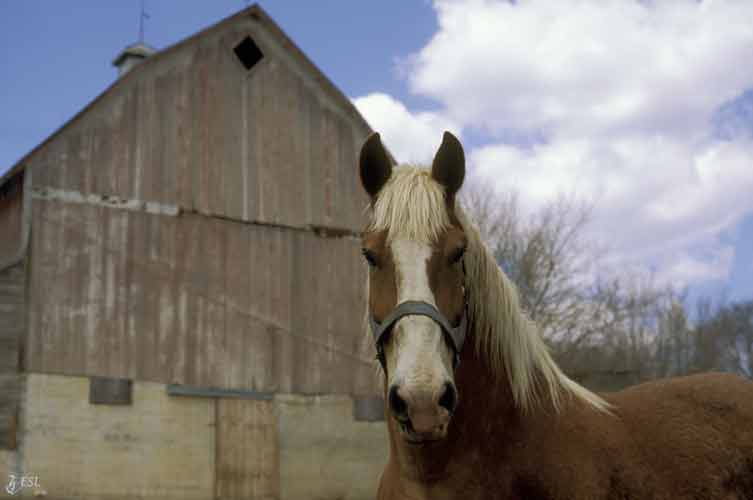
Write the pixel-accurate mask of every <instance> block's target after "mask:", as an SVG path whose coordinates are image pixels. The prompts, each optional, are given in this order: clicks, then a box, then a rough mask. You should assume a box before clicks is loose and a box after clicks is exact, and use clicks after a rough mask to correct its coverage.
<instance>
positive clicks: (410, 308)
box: [369, 300, 468, 372]
mask: <svg viewBox="0 0 753 500" xmlns="http://www.w3.org/2000/svg"><path fill="white" fill-rule="evenodd" d="M410 315H417V316H427V317H429V318H431V319H433V320H434V322H435V323H437V324H438V325H439V327H440V328H441V329H442V332H443V333H444V336H445V337H446V338H448V339H449V341H450V342H449V344H450V346H451V347H452V349H453V351H454V356H453V362H452V366H453V369H455V368H457V366H458V364H459V363H460V351H461V349H462V348H463V342H464V341H465V333H466V330H467V328H468V319H467V316H468V315H467V314H466V305H465V304H464V305H463V316H462V318H461V320H460V324H459V325H458V326H456V327H453V326H452V325H451V324H450V322H449V321H448V320H447V318H445V317H444V315H443V314H442V313H441V312H439V310H438V309H437V308H436V307H434V306H433V305H431V304H429V303H428V302H424V301H419V300H406V301H405V302H402V303H400V304H398V305H397V306H396V307H395V308H394V309H393V310H392V312H390V313H389V314H388V315H387V317H386V318H384V320H382V322H381V323H377V321H376V320H375V319H374V316H373V315H372V314H371V313H369V325H370V326H371V333H372V334H373V335H374V342H375V343H376V349H377V359H378V360H379V362H380V363H381V364H382V368H383V369H384V370H385V372H386V371H387V360H386V358H385V356H384V345H383V344H384V337H385V334H386V333H387V332H389V331H390V330H392V327H393V326H394V325H395V323H397V321H398V320H399V319H400V318H402V317H404V316H410Z"/></svg>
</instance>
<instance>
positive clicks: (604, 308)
mask: <svg viewBox="0 0 753 500" xmlns="http://www.w3.org/2000/svg"><path fill="white" fill-rule="evenodd" d="M462 201H463V203H464V206H465V207H466V210H467V211H468V212H469V213H470V215H471V216H472V217H473V218H474V219H475V220H476V221H477V222H478V224H479V229H480V231H481V234H482V237H483V238H484V239H485V240H486V241H487V243H488V244H489V245H490V247H491V248H492V249H493V251H494V255H495V257H496V258H497V261H498V262H499V264H500V266H501V267H502V268H503V269H504V271H505V272H506V274H507V275H508V276H509V277H510V278H511V279H512V280H513V281H514V282H515V283H516V285H517V287H518V290H519V292H520V297H521V303H522V304H523V306H524V308H525V309H526V311H527V312H528V314H529V315H530V316H531V318H532V319H533V320H535V321H536V322H537V324H538V325H539V326H540V328H541V329H542V333H543V334H544V336H545V338H546V339H547V341H548V343H549V345H550V346H551V348H552V351H553V354H554V355H555V357H556V358H557V360H558V361H559V362H560V364H561V366H562V367H563V369H564V370H565V371H566V372H568V373H571V374H578V373H588V372H593V371H610V370H611V371H623V372H625V371H630V372H631V373H635V377H637V378H646V377H648V376H650V375H651V374H652V373H653V372H654V371H655V370H654V366H653V355H654V352H655V350H656V348H655V344H654V342H655V339H656V337H657V329H658V325H659V323H660V321H661V319H662V318H663V317H664V315H666V311H667V309H668V308H669V307H670V305H671V298H672V297H674V296H675V295H677V294H676V293H675V291H674V290H672V289H671V288H670V289H660V288H658V287H656V286H655V285H654V284H653V283H652V282H651V281H650V280H646V279H643V280H642V279H639V278H638V277H636V276H624V275H623V276H621V277H620V279H616V278H611V279H599V278H598V269H599V267H600V263H601V260H602V259H601V257H602V256H603V251H602V250H600V249H598V248H597V247H596V246H595V245H594V244H593V243H592V242H591V241H589V240H588V238H587V233H586V229H587V224H588V222H589V219H590V214H591V208H590V207H589V206H587V205H584V204H581V203H577V202H576V201H575V200H574V199H572V198H568V197H564V196H560V197H558V198H557V199H555V200H554V201H552V202H550V203H548V204H546V205H545V206H544V207H542V208H541V209H539V210H538V211H536V212H535V213H533V214H532V215H530V216H527V217H523V216H522V215H521V210H520V208H519V205H518V197H517V196H516V194H515V193H506V194H503V195H501V196H495V193H494V191H493V190H492V189H491V188H490V187H479V186H472V188H471V189H470V190H469V191H467V192H466V195H465V197H464V198H463V200H462Z"/></svg>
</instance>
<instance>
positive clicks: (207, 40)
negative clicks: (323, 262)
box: [27, 16, 369, 231]
mask: <svg viewBox="0 0 753 500" xmlns="http://www.w3.org/2000/svg"><path fill="white" fill-rule="evenodd" d="M249 34H250V35H251V36H252V37H253V38H254V40H255V41H256V42H257V44H258V45H259V46H260V47H261V49H262V51H263V52H264V54H265V57H264V58H263V59H262V60H261V62H259V63H258V64H257V65H256V66H255V67H253V68H252V69H251V70H250V71H247V70H246V69H245V68H244V67H243V66H242V65H241V64H240V63H239V61H238V60H237V58H236V56H235V54H234V52H233V48H234V47H235V45H236V44H237V43H238V42H240V41H241V40H242V39H243V38H244V37H245V36H246V35H249ZM351 108H352V106H350V105H349V104H348V103H347V102H342V101H340V100H338V99H335V98H333V96H332V95H331V93H330V92H326V91H325V90H324V87H322V79H321V78H319V77H318V76H317V75H315V74H313V73H312V72H311V71H310V70H309V69H307V68H306V67H305V64H303V63H302V62H301V61H300V60H299V59H298V58H296V57H293V56H292V55H291V53H290V50H287V49H285V48H284V47H283V46H281V42H280V40H279V37H277V36H273V35H272V34H271V33H270V32H269V30H268V29H267V28H266V27H265V25H264V24H263V23H261V22H260V21H258V20H257V19H255V18H254V17H252V16H243V17H240V18H237V19H236V20H235V21H234V22H231V23H228V24H227V25H224V26H223V27H221V28H219V29H214V30H210V31H209V32H207V33H204V34H202V35H201V36H199V37H196V38H194V39H192V40H189V41H188V42H186V43H183V44H181V45H180V46H178V47H176V48H174V49H171V50H169V51H167V53H165V54H162V55H160V54H158V55H156V56H153V57H152V58H151V59H147V60H146V61H145V62H143V63H141V64H140V65H139V66H138V67H137V68H135V69H134V70H133V71H131V72H129V73H128V74H127V75H125V76H124V77H122V79H121V81H119V82H117V83H116V84H115V85H114V86H113V88H111V89H110V90H109V91H108V92H107V93H106V94H105V95H104V96H102V97H101V98H100V99H98V101H97V102H95V104H94V105H93V106H92V107H91V108H90V109H89V110H88V111H87V112H86V113H85V114H84V115H82V116H81V117H80V118H79V119H77V120H75V121H74V122H73V123H72V124H70V125H69V126H68V127H66V128H65V129H64V130H63V131H62V132H61V133H59V134H58V135H57V136H55V137H54V138H53V139H52V140H51V141H50V142H49V143H47V144H46V145H45V146H44V147H43V148H41V149H40V150H39V151H38V152H37V153H35V154H34V155H33V156H32V158H31V159H30V160H29V161H27V163H28V164H29V165H30V166H31V167H32V168H33V169H34V171H35V181H34V185H35V187H37V188H44V187H49V188H55V189H59V190H64V191H70V192H74V193H81V194H82V195H83V196H88V195H90V194H97V195H106V196H117V197H120V198H123V199H129V200H143V201H149V202H157V203H162V204H168V205H174V206H177V207H180V209H181V210H185V211H195V212H200V213H204V214H213V215H218V216H221V217H226V218H232V219H237V220H243V221H256V222H262V223H268V224H276V225H284V226H291V227H297V228H307V227H310V226H324V227H328V228H335V229H346V230H349V231H359V230H361V228H362V225H363V220H362V213H363V208H364V206H365V204H366V201H367V200H366V197H365V195H364V194H363V193H362V190H361V188H360V186H359V184H358V179H357V173H356V170H357V169H356V155H357V149H358V147H359V146H360V143H361V141H362V140H363V139H365V137H366V136H367V134H368V133H369V129H368V125H366V123H365V122H364V121H363V120H362V119H360V117H359V116H357V113H355V112H354V111H353V110H352V109H351Z"/></svg>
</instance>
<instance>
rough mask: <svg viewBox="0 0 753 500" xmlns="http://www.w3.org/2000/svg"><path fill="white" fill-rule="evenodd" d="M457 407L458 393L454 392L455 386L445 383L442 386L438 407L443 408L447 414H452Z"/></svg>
mask: <svg viewBox="0 0 753 500" xmlns="http://www.w3.org/2000/svg"><path fill="white" fill-rule="evenodd" d="M457 405H458V392H457V391H456V390H455V386H454V385H453V384H452V383H450V382H446V383H445V384H444V392H443V393H442V396H441V397H440V398H439V406H441V407H442V408H445V409H446V410H447V411H448V412H450V413H452V412H454V411H455V408H456V407H457Z"/></svg>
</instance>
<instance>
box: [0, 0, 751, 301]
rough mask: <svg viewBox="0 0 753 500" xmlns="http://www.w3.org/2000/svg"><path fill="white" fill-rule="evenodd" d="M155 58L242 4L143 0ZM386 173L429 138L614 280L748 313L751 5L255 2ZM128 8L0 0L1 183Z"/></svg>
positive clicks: (65, 106) (108, 79) (94, 90)
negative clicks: (638, 278) (576, 239)
mask: <svg viewBox="0 0 753 500" xmlns="http://www.w3.org/2000/svg"><path fill="white" fill-rule="evenodd" d="M145 5H146V10H147V12H148V14H149V18H148V19H147V20H146V24H145V40H146V42H147V43H149V44H151V45H153V46H154V47H156V48H158V49H161V48H165V47H167V46H169V45H171V44H173V43H176V42H178V41H180V40H181V39H183V38H185V37H187V36H190V35H192V34H194V33H195V32H197V31H199V30H200V29H202V28H205V27H207V26H209V25H211V24H213V23H215V22H217V21H219V20H221V19H223V18H224V17H227V16H229V15H231V14H233V13H234V12H236V11H238V10H240V9H242V8H244V7H245V6H246V5H247V3H246V2H244V1H242V0H213V1H211V2H210V1H198V0H146V3H145ZM261 6H262V7H263V8H264V9H265V10H266V11H267V12H268V13H269V14H270V15H271V17H272V18H273V19H275V21H276V22H277V23H278V24H279V25H280V26H281V27H282V29H283V30H284V31H285V32H286V33H287V34H288V35H289V36H290V37H291V38H292V39H293V40H294V41H295V42H296V44H297V45H298V46H299V47H300V48H301V49H302V50H303V51H304V52H305V53H306V54H307V55H308V56H309V57H310V58H311V59H312V60H313V61H314V63H315V64H316V65H317V66H318V67H319V68H320V69H321V70H322V71H323V72H324V73H325V74H326V75H327V76H328V77H329V78H330V79H331V80H332V81H333V82H334V83H335V85H337V86H338V87H339V88H340V89H341V90H342V91H343V92H344V93H345V94H346V95H347V96H349V97H350V98H351V99H352V100H353V102H354V103H355V105H356V106H357V107H358V109H359V110H360V111H361V113H362V114H363V115H364V117H365V118H366V119H367V121H369V123H370V124H371V125H372V127H373V128H374V129H375V130H378V131H380V132H381V133H382V137H383V140H384V142H385V144H386V145H387V146H388V147H389V148H390V150H391V151H392V152H393V154H394V155H395V156H396V158H397V159H398V161H405V162H429V161H430V160H431V157H432V155H433V153H434V151H435V150H436V147H437V146H438V144H439V142H440V140H441V134H442V132H443V131H444V130H451V131H452V132H454V133H456V134H457V135H458V136H459V137H460V139H461V141H462V142H463V144H464V147H465V149H466V157H467V163H468V178H469V179H471V180H472V181H476V182H481V183H483V184H485V185H488V186H492V187H493V189H495V190H497V191H498V192H500V193H503V192H509V191H510V190H514V191H516V192H517V193H518V195H519V199H520V201H521V204H522V205H523V208H524V209H525V210H528V211H530V212H533V211H535V210H536V208H537V207H540V206H542V205H544V204H546V203H547V202H548V201H550V200H552V199H554V198H555V197H557V196H559V195H561V194H563V193H564V194H566V195H568V196H572V197H575V198H577V199H579V200H583V201H584V202H586V203H588V204H589V205H590V206H592V221H591V224H590V226H589V228H588V232H589V233H588V235H589V237H590V238H592V239H593V240H594V241H596V242H598V244H599V245H600V246H601V247H603V248H606V249H607V251H608V255H609V263H610V266H611V269H612V271H613V272H615V273H616V274H619V273H620V272H627V271H628V270H630V271H636V270H637V271H638V272H643V273H648V274H650V275H651V276H652V279H654V280H656V281H657V282H659V283H667V284H672V285H675V286H678V287H683V286H687V287H690V288H691V289H692V290H693V291H694V292H695V293H697V294H700V293H704V294H713V295H718V294H722V293H723V294H724V295H725V297H726V298H727V299H728V300H748V299H753V64H751V61H753V2H740V1H718V0H717V1H708V0H706V1H698V0H676V1H673V2H658V1H657V2H653V1H645V0H644V1H631V0H622V1H609V2H604V1H596V0H594V1H586V0H579V1H562V2H551V1H546V2H545V1H533V0H528V1H526V0H520V1H484V0H452V1H434V2H429V1H423V0H409V1H406V0H400V1H398V0H392V1H381V2H367V1H352V0H351V1H336V2H335V1H318V2H304V1H292V0H290V1H281V0H274V1H267V2H263V1H262V2H261ZM139 9H140V0H121V1H119V2H102V1H99V0H98V1H94V0H90V1H85V0H80V1H67V2H62V1H55V2H52V1H44V2H43V1H35V0H3V1H2V2H0V46H2V47H3V50H2V52H0V89H2V92H0V110H1V111H0V172H2V171H4V170H6V169H7V168H9V167H11V166H12V165H13V164H14V163H15V162H16V161H17V160H18V159H20V158H21V157H22V156H23V155H24V154H26V153H27V152H28V151H30V150H31V149H32V148H33V147H34V146H36V145H37V144H39V143H40V142H41V141H42V140H43V139H44V138H46V137H47V136H48V135H50V134H51V133H52V132H54V131H55V130H56V129H57V128H58V127H60V126H61V125H62V124H64V123H65V122H66V121H67V120H68V119H70V118H71V117H72V116H73V115H74V114H75V113H76V112H78V111H79V110H80V109H81V108H83V107H84V106H85V105H86V104H87V103H88V102H90V101H91V100H92V99H94V98H95V97H96V96H97V95H98V94H99V93H101V92H102V91H103V90H104V89H105V88H107V86H109V85H110V84H111V83H112V82H113V81H114V79H115V76H116V72H115V69H114V68H113V67H112V66H111V61H112V59H113V58H114V57H115V55H117V53H118V52H119V51H120V50H121V49H122V48H123V47H124V46H126V45H128V44H130V43H132V42H134V41H135V40H136V39H137V37H138V23H139Z"/></svg>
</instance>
